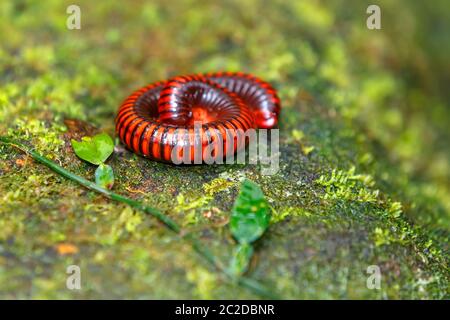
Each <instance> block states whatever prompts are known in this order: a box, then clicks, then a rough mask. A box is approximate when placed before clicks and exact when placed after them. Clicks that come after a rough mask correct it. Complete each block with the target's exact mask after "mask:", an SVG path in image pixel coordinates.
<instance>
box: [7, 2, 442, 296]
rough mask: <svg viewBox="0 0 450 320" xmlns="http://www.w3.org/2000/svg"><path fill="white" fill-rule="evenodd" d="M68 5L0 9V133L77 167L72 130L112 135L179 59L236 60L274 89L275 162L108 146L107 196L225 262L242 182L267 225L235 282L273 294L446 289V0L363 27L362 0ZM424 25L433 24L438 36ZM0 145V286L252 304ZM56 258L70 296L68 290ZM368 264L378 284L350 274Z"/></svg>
mask: <svg viewBox="0 0 450 320" xmlns="http://www.w3.org/2000/svg"><path fill="white" fill-rule="evenodd" d="M78 3H79V6H80V8H81V12H82V28H81V30H67V29H66V18H67V14H66V6H64V5H61V4H60V3H58V2H56V1H46V2H45V3H44V2H39V3H38V2H36V3H34V2H33V3H32V2H28V1H18V2H17V1H15V2H2V3H1V4H0V11H2V12H4V16H3V18H2V19H1V20H0V33H1V34H2V43H1V45H0V70H1V75H0V134H1V135H7V136H9V137H13V138H15V139H18V140H20V141H24V142H26V143H27V144H29V145H31V146H33V147H34V148H35V149H36V150H37V151H39V152H40V153H42V154H44V155H46V156H47V157H49V158H51V159H52V160H54V161H55V162H57V163H59V164H60V165H62V166H63V167H65V168H66V169H68V170H70V171H72V172H74V173H76V174H78V175H80V176H83V177H86V178H88V179H93V176H94V170H95V167H94V166H92V165H90V164H88V163H85V162H83V161H81V160H79V159H78V158H77V157H76V156H75V154H74V152H73V150H72V148H71V145H70V139H71V138H79V137H81V136H84V135H92V134H94V133H97V132H107V133H109V134H111V135H113V134H114V116H115V113H116V110H117V108H118V105H119V104H120V102H121V101H122V100H123V99H124V98H125V97H126V96H127V94H129V93H130V92H131V91H132V90H133V89H135V88H137V87H139V86H141V85H143V84H146V83H150V82H153V81H156V80H160V79H165V78H168V77H170V76H171V75H176V74H183V73H193V72H206V71H214V70H221V69H230V70H238V69H242V70H243V71H247V72H251V73H254V74H256V75H258V76H260V77H262V78H264V79H266V80H268V81H271V82H272V83H273V84H274V86H275V87H276V88H277V89H278V90H279V93H280V96H281V99H282V104H283V110H282V116H281V119H280V168H279V171H278V172H277V173H276V174H275V175H262V174H261V168H260V166H256V165H231V166H230V165H212V166H206V165H205V166H172V165H168V164H163V163H158V162H153V161H150V160H148V159H144V158H142V157H139V156H137V155H135V154H133V153H131V152H129V151H127V150H125V149H124V148H123V146H121V145H120V144H117V145H116V149H115V152H114V153H113V155H112V157H111V158H110V159H109V160H108V164H109V165H111V166H112V167H113V169H114V172H115V175H116V181H115V186H114V191H115V192H117V193H120V194H123V195H127V196H129V197H131V198H133V199H139V200H141V201H143V202H145V203H146V204H148V205H150V206H153V207H157V208H159V209H161V210H162V211H164V212H165V213H167V214H168V215H169V216H170V217H172V218H173V219H175V220H176V221H177V222H178V223H179V224H180V225H182V226H183V229H184V230H189V231H194V232H195V233H196V234H198V235H199V236H200V237H201V239H202V241H203V242H204V243H205V244H206V245H207V246H208V247H209V248H210V249H211V250H212V252H213V253H214V254H215V255H217V257H218V258H219V259H220V260H221V261H223V262H224V263H227V262H228V261H229V260H230V257H231V253H232V250H233V247H234V245H235V240H234V239H233V238H232V236H231V234H230V231H229V227H228V221H229V216H230V211H231V208H232V205H233V202H234V199H235V197H236V195H237V192H238V190H239V185H240V182H241V181H242V180H243V179H244V178H248V179H250V180H252V181H254V182H256V183H258V184H259V185H260V186H261V188H262V190H263V192H264V194H265V196H266V198H267V199H268V202H269V205H270V207H271V213H272V219H271V225H270V227H269V229H268V231H267V232H266V234H265V235H264V236H263V237H262V238H261V239H260V240H258V241H257V242H256V244H255V256H254V257H253V260H252V263H251V265H250V268H249V270H248V272H247V276H248V277H251V278H253V279H256V280H258V281H260V282H261V283H262V284H264V285H266V286H267V287H270V288H273V290H274V292H277V294H279V295H280V296H281V297H283V298H288V299H298V298H325V299H327V298H344V299H346V298H356V299H361V298H375V299H385V298H392V299H396V298H439V299H442V298H447V299H448V298H450V295H449V277H450V275H449V269H448V265H449V255H448V249H449V248H448V243H449V226H450V215H449V211H450V210H449V208H450V192H449V190H450V187H449V184H448V181H450V179H449V177H450V167H449V165H448V162H447V160H448V156H449V146H448V144H445V143H444V144H442V143H440V142H439V141H449V139H448V138H449V132H448V123H449V122H448V120H449V118H448V111H447V110H446V108H445V105H446V103H448V98H449V96H448V90H445V88H444V87H443V86H442V83H445V81H441V80H442V79H445V77H446V75H445V71H444V70H445V66H447V65H446V63H447V62H446V61H447V60H446V57H445V56H443V53H442V50H441V51H439V50H435V49H436V48H435V46H436V43H439V45H440V46H441V45H442V46H445V45H447V46H448V41H443V39H445V36H447V37H448V30H450V28H449V27H448V21H450V19H449V18H450V16H449V14H448V13H447V11H445V10H443V9H444V8H445V5H446V4H445V2H442V3H441V4H439V3H436V4H435V6H434V7H430V5H427V4H419V3H417V4H410V2H407V1H399V2H398V3H397V4H393V3H391V2H383V4H381V5H380V6H381V8H382V10H383V15H382V16H383V17H384V18H383V19H384V20H383V29H382V30H376V31H374V30H368V29H367V28H366V26H365V15H366V13H365V9H366V8H365V7H364V5H361V4H356V3H353V4H351V6H350V7H351V9H352V10H350V11H346V10H345V8H348V7H349V5H347V4H344V3H343V2H341V1H331V2H329V3H328V4H326V5H325V4H318V3H316V2H313V3H309V4H306V3H303V2H302V3H301V4H300V2H299V3H297V2H296V1H293V2H290V3H287V2H284V1H273V2H272V3H270V4H265V3H263V2H258V1H245V2H242V1H240V2H239V1H232V2H229V3H227V4H224V5H223V6H219V5H216V4H212V3H209V2H208V3H207V2H203V1H199V2H195V1H180V2H177V3H176V4H175V3H174V4H172V5H170V6H167V4H166V3H165V2H164V1H152V4H146V5H144V4H141V2H137V3H136V5H135V6H131V5H129V6H126V7H124V6H123V5H121V4H115V5H114V4H112V3H107V2H103V3H101V4H98V3H95V4H94V3H92V2H89V1H78ZM261 17H264V19H261ZM431 20H432V21H435V20H439V21H441V22H442V23H443V25H447V28H443V30H445V31H442V34H441V33H436V32H434V30H433V29H432V25H433V24H432V23H428V22H429V21H431ZM411 33H412V34H413V35H415V37H413V36H408V35H409V34H411ZM444 33H445V34H444ZM399 35H402V36H401V37H399ZM425 35H427V36H425ZM396 37H397V38H396ZM446 43H447V44H446ZM410 48H414V50H411V49H410ZM444 51H445V50H444ZM447 52H448V50H447ZM418 62H420V64H419V63H418ZM447 69H448V67H447ZM404 70H407V71H408V73H409V74H410V75H411V77H410V78H409V77H402V76H401V75H402V74H404ZM416 79H421V81H418V80H416ZM424 101H426V102H427V104H424ZM425 105H426V106H427V107H426V108H425V107H424V106H425ZM0 158H1V160H2V161H1V163H0V177H1V179H0V194H1V198H0V297H1V298H140V299H145V298H156V299H157V298H218V299H219V298H220V299H221V298H230V299H234V298H258V296H256V295H254V294H253V293H252V292H250V291H247V290H246V289H244V288H242V287H240V286H238V285H236V284H234V283H230V282H229V281H227V280H226V279H225V278H224V277H223V276H222V275H221V274H220V273H219V272H217V270H215V269H214V268H212V267H211V266H210V265H208V264H207V263H206V262H205V261H204V260H203V259H202V258H201V257H199V256H198V255H197V254H196V253H195V252H194V251H193V250H192V248H191V247H190V246H189V245H188V244H187V243H186V242H185V241H183V240H182V239H180V238H179V237H178V236H177V235H174V234H172V233H170V232H169V231H167V229H165V228H164V227H163V226H162V225H161V224H160V223H158V222H157V221H156V220H154V219H152V218H151V217H149V216H146V215H145V214H144V213H142V212H139V211H136V210H132V209H130V208H128V207H127V206H126V205H123V204H119V203H116V202H113V201H110V200H108V199H105V198H104V197H102V196H100V195H98V194H96V193H94V192H92V191H88V190H86V189H83V188H82V187H81V186H79V185H77V184H75V183H73V182H70V181H68V180H67V179H65V178H63V177H60V176H58V175H57V174H55V173H54V172H52V171H51V170H49V169H47V168H46V167H44V166H42V165H41V164H38V163H36V162H34V161H33V160H32V159H31V158H30V157H27V156H26V155H24V154H22V153H20V152H19V151H18V150H16V149H14V148H13V147H10V146H5V145H1V146H0ZM430 163H432V165H430ZM73 264H74V265H78V266H80V268H81V277H82V278H81V279H82V280H81V286H82V288H81V290H69V289H67V287H66V279H67V277H68V274H67V273H66V270H67V267H68V266H69V265H73ZM373 265H376V266H378V267H379V268H380V271H381V275H382V278H381V287H380V289H369V288H368V286H367V281H368V278H369V277H370V274H369V273H368V272H367V270H368V268H369V267H370V266H373Z"/></svg>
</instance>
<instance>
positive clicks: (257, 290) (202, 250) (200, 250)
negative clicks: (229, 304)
mask: <svg viewBox="0 0 450 320" xmlns="http://www.w3.org/2000/svg"><path fill="white" fill-rule="evenodd" d="M0 142H2V143H4V144H8V145H11V146H13V147H16V148H17V149H19V150H21V151H22V152H24V153H26V154H28V155H30V156H31V157H32V158H33V159H34V160H36V161H38V162H40V163H42V164H44V165H45V166H47V167H48V168H50V169H51V170H53V171H54V172H56V173H58V174H59V175H61V176H63V177H65V178H67V179H69V180H72V181H74V182H77V183H78V184H80V185H82V186H83V187H85V188H87V189H89V190H92V191H95V192H98V193H100V194H102V195H103V196H105V197H107V198H109V199H111V200H115V201H118V202H122V203H125V204H127V205H129V206H130V207H132V208H134V209H137V210H141V211H143V212H145V213H147V214H149V215H151V216H153V217H155V218H156V219H158V220H159V221H160V222H161V223H163V225H164V226H165V227H166V228H167V229H169V230H171V231H172V232H174V233H176V234H177V235H179V236H180V237H181V238H182V239H185V240H187V241H189V242H190V243H191V246H192V248H193V249H194V251H195V252H197V254H199V255H200V256H201V257H202V258H203V259H205V260H206V261H207V262H208V263H210V264H211V265H212V266H214V267H215V268H216V269H217V270H219V271H220V272H221V273H222V274H224V275H225V276H226V277H227V278H228V279H229V280H231V281H232V282H233V283H236V284H238V285H240V286H242V287H244V288H247V289H248V290H250V291H252V292H253V293H254V294H256V295H259V296H261V297H263V298H268V299H279V298H278V296H277V295H276V294H275V293H273V292H272V291H269V290H268V289H267V288H266V287H264V286H263V285H261V284H260V283H259V282H258V281H256V280H253V279H251V278H248V277H244V276H240V277H236V276H234V275H233V274H232V273H230V272H229V271H228V270H227V268H226V267H225V266H223V265H222V263H220V261H219V260H218V259H217V258H216V257H215V256H214V254H213V253H212V252H211V251H210V250H209V249H208V248H207V247H206V246H205V245H203V243H202V242H201V241H200V240H199V239H198V237H196V236H195V235H194V234H192V233H185V234H183V232H182V230H181V227H180V226H179V225H178V224H177V223H176V221H175V220H173V219H172V218H170V217H169V216H167V215H165V214H164V213H162V212H161V211H160V210H158V209H156V208H153V207H149V206H146V205H145V204H143V203H141V202H139V201H136V200H133V199H130V198H127V197H125V196H122V195H120V194H118V193H115V192H112V191H110V190H107V189H104V188H102V187H100V186H98V185H97V184H95V183H94V182H92V181H89V180H87V179H85V178H83V177H80V176H78V175H76V174H74V173H72V172H70V171H68V170H66V169H64V168H63V167H61V166H60V165H58V164H57V163H55V162H53V161H52V160H50V159H48V158H47V157H45V156H43V155H41V154H40V153H38V152H36V151H35V150H34V149H32V148H30V147H28V146H26V145H25V144H23V143H20V142H18V141H15V140H12V139H10V138H7V137H2V136H0Z"/></svg>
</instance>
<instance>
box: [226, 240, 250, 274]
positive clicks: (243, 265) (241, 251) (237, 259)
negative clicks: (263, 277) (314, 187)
mask: <svg viewBox="0 0 450 320" xmlns="http://www.w3.org/2000/svg"><path fill="white" fill-rule="evenodd" d="M252 256H253V247H252V245H251V244H248V243H243V244H238V245H237V246H236V247H235V248H234V251H233V257H232V259H231V262H230V267H229V270H230V272H231V273H232V274H233V275H235V276H240V275H242V274H243V273H245V272H246V271H247V269H248V266H249V263H250V260H251V258H252Z"/></svg>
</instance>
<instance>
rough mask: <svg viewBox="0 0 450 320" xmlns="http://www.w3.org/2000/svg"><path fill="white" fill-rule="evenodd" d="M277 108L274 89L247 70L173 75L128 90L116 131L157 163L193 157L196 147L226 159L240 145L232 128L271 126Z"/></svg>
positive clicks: (236, 130) (277, 112)
mask: <svg viewBox="0 0 450 320" xmlns="http://www.w3.org/2000/svg"><path fill="white" fill-rule="evenodd" d="M280 108H281V107H280V99H279V98H278V96H277V93H276V91H275V89H274V88H273V87H272V86H271V85H270V84H268V83H267V82H265V81H262V80H261V79H259V78H257V77H255V76H253V75H250V74H245V73H242V72H216V73H207V74H196V75H190V76H177V77H174V78H172V79H170V80H168V81H160V82H156V83H153V84H150V85H148V86H146V87H143V88H141V89H139V90H137V91H135V92H134V93H133V94H131V95H130V96H129V97H128V98H127V99H126V100H125V101H124V102H123V104H122V105H121V106H120V108H119V111H118V114H117V117H116V133H117V135H118V136H119V138H120V140H121V141H122V142H123V143H124V144H125V145H126V146H127V147H128V149H130V150H132V151H133V152H135V153H137V154H140V155H143V156H145V157H148V158H151V159H154V160H158V161H163V162H170V163H176V164H179V163H180V162H181V161H180V160H181V159H182V158H183V157H186V156H187V158H188V159H190V160H193V159H194V154H195V152H194V148H195V147H196V146H200V149H201V151H205V149H206V148H207V146H213V147H212V152H211V156H212V157H214V158H217V157H227V156H230V155H232V154H234V153H235V152H236V151H237V150H239V148H241V147H242V146H243V145H244V146H245V143H246V142H245V141H242V139H245V137H242V135H239V134H236V132H238V131H241V130H242V131H244V132H245V131H246V130H248V129H257V128H258V129H271V128H274V127H276V126H277V123H278V115H279V113H280ZM230 132H231V133H230ZM219 142H220V143H219ZM175 149H176V150H175ZM186 152H188V153H189V154H186ZM204 154H205V152H202V153H201V157H202V159H201V160H202V161H205V155H204Z"/></svg>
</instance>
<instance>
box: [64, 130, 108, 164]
mask: <svg viewBox="0 0 450 320" xmlns="http://www.w3.org/2000/svg"><path fill="white" fill-rule="evenodd" d="M71 142H72V147H73V150H74V151H75V154H76V155H77V156H78V157H80V158H81V159H83V160H85V161H87V162H90V163H92V164H96V165H99V164H100V163H103V162H105V161H106V159H108V157H109V156H110V155H111V153H112V152H113V150H114V142H113V140H112V139H111V137H110V136H109V135H108V134H106V133H100V134H97V135H95V136H93V137H83V138H82V139H81V141H76V140H73V139H72V140H71Z"/></svg>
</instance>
